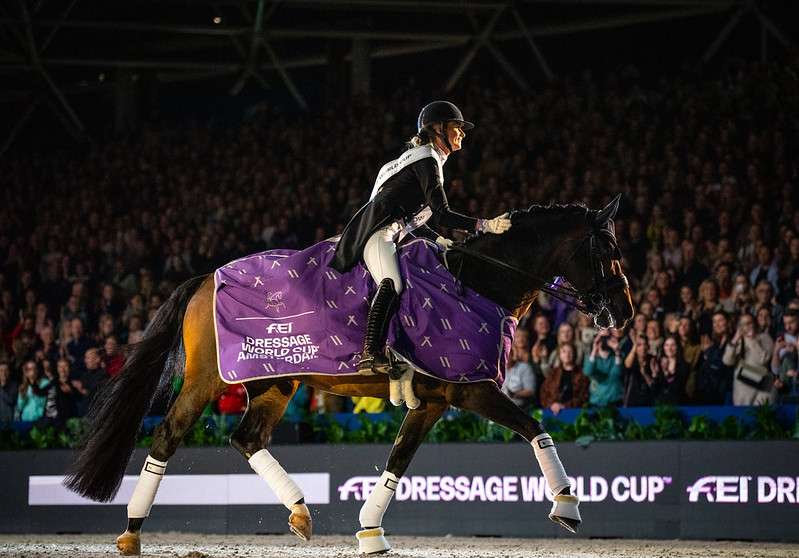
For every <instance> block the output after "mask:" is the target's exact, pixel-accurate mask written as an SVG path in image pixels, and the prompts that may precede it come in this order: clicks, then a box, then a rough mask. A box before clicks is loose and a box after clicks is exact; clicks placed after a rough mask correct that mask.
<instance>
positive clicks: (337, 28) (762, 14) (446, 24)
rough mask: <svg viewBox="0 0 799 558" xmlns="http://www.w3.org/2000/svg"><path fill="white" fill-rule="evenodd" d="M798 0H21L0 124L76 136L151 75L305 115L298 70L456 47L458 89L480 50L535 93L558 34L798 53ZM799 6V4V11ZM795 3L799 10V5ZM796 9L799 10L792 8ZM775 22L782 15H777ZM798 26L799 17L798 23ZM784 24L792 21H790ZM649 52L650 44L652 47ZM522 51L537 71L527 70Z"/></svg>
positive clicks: (354, 67) (10, 40)
mask: <svg viewBox="0 0 799 558" xmlns="http://www.w3.org/2000/svg"><path fill="white" fill-rule="evenodd" d="M790 4H791V2H787V4H786V3H785V2H769V1H766V0H760V1H756V0H517V1H513V2H510V1H509V2H502V1H496V0H493V1H492V0H478V1H474V2H470V1H462V0H159V1H155V0H129V1H128V2H125V3H119V2H98V1H96V0H9V1H8V2H3V3H0V73H2V75H3V76H4V77H3V82H4V83H5V84H6V85H5V86H4V87H3V88H2V90H0V103H1V104H0V106H2V107H5V108H4V112H5V109H7V108H8V107H13V112H14V115H13V117H12V118H10V119H9V120H8V121H9V122H10V124H9V128H8V129H7V130H0V134H5V136H0V141H2V143H0V154H2V153H4V152H5V151H6V150H7V149H8V148H9V146H10V145H11V144H12V143H13V142H14V140H15V138H16V137H17V135H18V133H19V132H20V130H21V129H22V128H23V127H24V126H25V124H26V122H27V121H28V120H29V118H30V117H31V115H32V114H34V112H36V111H39V110H41V107H46V108H49V110H50V112H51V113H52V114H53V115H55V116H56V117H57V118H58V119H59V121H60V122H61V123H62V124H63V126H64V127H65V128H66V129H67V130H68V131H69V132H70V134H71V135H73V136H74V137H75V138H83V137H85V135H86V133H87V132H86V130H87V126H86V125H85V123H84V119H83V118H82V116H81V114H80V111H79V110H76V108H75V107H74V106H73V102H72V101H71V99H72V98H73V96H74V95H79V94H83V93H86V92H92V91H97V90H111V91H116V92H117V93H118V95H120V96H121V97H123V98H124V90H125V89H126V83H127V84H129V83H130V82H132V81H135V80H136V79H138V76H139V74H140V73H144V72H146V73H148V74H149V75H152V76H154V79H155V80H157V81H158V82H159V83H176V82H191V81H197V82H201V81H203V80H215V81H217V82H224V83H225V84H226V90H227V92H228V93H229V94H231V95H237V94H239V93H240V92H241V91H242V89H243V88H244V87H245V86H253V85H255V86H257V87H263V88H266V89H269V88H274V87H284V88H285V89H286V90H287V91H288V92H289V93H290V95H291V97H292V98H293V99H294V102H295V103H296V104H297V106H298V107H300V108H301V109H306V108H307V107H308V100H307V92H306V91H304V90H303V88H302V87H301V86H300V85H298V83H297V81H296V79H295V77H294V76H295V74H296V72H299V71H303V70H304V69H307V68H319V67H325V66H330V65H331V64H337V65H338V66H337V67H338V68H345V69H346V70H347V71H348V72H349V73H350V79H351V91H352V92H355V93H359V92H360V93H366V92H368V90H369V82H370V71H371V67H372V64H377V63H380V62H379V61H380V60H384V59H391V58H396V57H408V56H421V55H428V54H430V53H435V52H442V51H448V52H450V53H456V56H455V57H454V63H452V64H451V67H448V68H447V71H446V75H444V76H443V79H442V87H443V89H444V90H445V91H451V90H452V89H453V88H454V87H455V86H456V84H457V83H458V82H459V80H460V79H461V78H462V77H463V75H464V73H465V72H467V71H468V70H469V69H470V67H471V66H472V64H473V63H474V60H475V59H476V57H477V55H478V54H480V55H481V56H486V55H487V56H489V57H490V60H491V61H492V64H495V65H496V67H498V68H499V69H501V71H502V72H504V73H505V74H506V75H507V77H508V79H510V80H512V81H513V82H514V83H515V84H516V85H517V86H518V87H519V88H521V89H522V90H529V89H530V87H531V83H532V82H533V80H548V79H552V78H553V76H554V75H556V74H557V73H558V70H559V68H558V67H557V65H554V64H553V63H552V61H551V54H552V53H551V52H548V51H547V49H546V48H543V47H542V46H541V43H542V41H546V40H547V39H548V38H551V37H561V36H567V35H568V36H575V35H578V34H585V33H590V32H600V31H606V30H618V29H621V28H631V27H636V26H645V25H646V24H652V23H661V24H674V25H675V27H674V33H675V36H676V37H678V35H679V32H680V31H679V30H680V27H679V25H678V24H680V23H681V22H685V21H688V20H696V19H701V20H702V21H703V24H704V25H706V29H707V37H708V40H707V44H706V46H704V52H703V54H702V55H701V60H702V61H703V62H708V61H710V60H711V59H712V58H713V57H714V56H715V55H716V54H717V52H718V51H719V49H720V48H721V47H722V45H724V43H725V41H727V40H728V38H729V37H730V35H731V34H732V33H733V31H734V30H735V29H736V27H739V26H740V25H741V22H742V21H746V20H749V21H750V22H754V23H755V24H756V25H757V26H758V28H759V30H760V57H761V58H763V59H765V58H766V57H767V56H768V51H767V49H768V44H769V42H771V43H776V44H778V45H780V46H782V47H787V48H794V47H795V45H796V43H795V41H794V39H793V38H792V37H791V36H790V34H789V33H787V32H785V31H783V30H781V28H780V25H779V24H778V23H776V21H775V18H780V17H783V16H784V14H785V13H791V11H792V10H791V6H790ZM793 4H795V3H793ZM793 7H794V8H795V7H796V6H795V5H794V6H793ZM786 10H787V12H786ZM773 14H776V15H773ZM796 19H799V18H796ZM783 21H785V19H783ZM641 46H642V47H644V48H645V46H644V45H641ZM520 53H521V55H523V56H524V57H526V59H527V60H529V61H530V63H529V64H524V65H520V64H519V63H518V59H519V56H520Z"/></svg>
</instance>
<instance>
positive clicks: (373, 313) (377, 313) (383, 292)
mask: <svg viewBox="0 0 799 558" xmlns="http://www.w3.org/2000/svg"><path fill="white" fill-rule="evenodd" d="M397 299H398V297H397V292H396V291H395V290H394V281H392V280H391V279H383V280H382V281H381V282H380V285H379V286H378V288H377V295H376V296H375V299H374V301H373V302H372V306H371V307H370V308H369V316H368V318H367V319H366V336H365V337H364V340H363V351H362V352H361V360H360V362H359V363H358V372H359V373H361V374H367V375H369V374H375V373H378V372H380V373H384V374H387V373H388V372H389V370H390V369H391V363H390V361H389V360H388V358H387V357H386V335H387V334H388V324H389V322H391V317H392V316H393V315H394V308H395V306H396V303H397Z"/></svg>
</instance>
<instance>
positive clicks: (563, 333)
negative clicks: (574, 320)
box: [540, 322, 583, 377]
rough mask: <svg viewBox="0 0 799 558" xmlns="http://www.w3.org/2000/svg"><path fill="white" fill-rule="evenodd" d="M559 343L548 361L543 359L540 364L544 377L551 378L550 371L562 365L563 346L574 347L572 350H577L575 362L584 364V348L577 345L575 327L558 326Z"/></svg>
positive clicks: (566, 324)
mask: <svg viewBox="0 0 799 558" xmlns="http://www.w3.org/2000/svg"><path fill="white" fill-rule="evenodd" d="M556 341H557V345H558V346H557V348H556V349H555V350H554V351H552V352H551V353H550V354H549V356H548V357H547V358H546V359H543V360H542V361H541V363H540V366H541V372H542V374H543V375H544V377H547V376H549V373H550V371H551V370H552V368H554V367H555V366H558V365H559V364H560V360H559V358H560V356H559V355H560V351H559V350H558V348H560V346H561V345H566V344H569V345H572V348H573V349H574V350H575V356H574V360H575V362H582V361H583V352H582V346H581V345H576V344H575V339H574V326H572V325H571V324H570V323H569V322H563V323H562V324H560V325H559V326H558V333H557V337H556Z"/></svg>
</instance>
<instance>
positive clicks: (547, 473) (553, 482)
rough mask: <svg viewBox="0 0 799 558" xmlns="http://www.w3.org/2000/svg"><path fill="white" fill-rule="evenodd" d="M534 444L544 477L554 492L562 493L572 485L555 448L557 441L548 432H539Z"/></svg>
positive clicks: (554, 493) (555, 493)
mask: <svg viewBox="0 0 799 558" xmlns="http://www.w3.org/2000/svg"><path fill="white" fill-rule="evenodd" d="M532 445H533V451H534V452H535V458H536V459H537V460H538V465H539V467H541V472H543V473H544V478H545V479H546V480H547V484H548V485H549V489H550V490H551V491H552V494H553V495H557V494H560V492H561V491H562V490H563V489H564V488H566V487H568V486H571V484H570V483H569V479H568V478H567V477H566V471H565V470H564V469H563V464H562V463H561V462H560V458H559V457H558V452H557V450H555V442H553V441H552V436H550V435H549V434H547V433H546V432H545V433H544V434H539V435H538V436H536V437H535V438H533V441H532Z"/></svg>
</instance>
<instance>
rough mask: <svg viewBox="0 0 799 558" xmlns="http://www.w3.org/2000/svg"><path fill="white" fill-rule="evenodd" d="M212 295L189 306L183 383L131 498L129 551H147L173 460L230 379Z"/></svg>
mask: <svg viewBox="0 0 799 558" xmlns="http://www.w3.org/2000/svg"><path fill="white" fill-rule="evenodd" d="M207 300H210V298H200V299H195V300H193V301H192V303H190V304H189V307H188V308H187V310H186V317H185V319H184V322H183V343H184V347H185V351H186V365H185V369H184V373H183V378H184V379H183V387H182V388H181V390H180V393H179V394H178V396H177V398H176V399H175V402H174V403H173V404H172V406H171V407H170V409H169V411H168V412H167V415H166V417H165V418H164V420H163V421H162V422H161V423H160V424H159V425H158V426H157V427H156V429H155V432H154V433H153V443H152V445H151V446H150V453H149V455H148V456H147V458H146V460H145V462H144V466H143V467H142V472H141V474H140V476H139V480H138V482H137V483H136V488H135V489H134V491H133V495H132V496H131V498H130V501H129V502H128V526H127V529H126V530H125V532H124V533H122V535H120V536H119V537H118V538H117V548H118V549H119V551H120V553H122V554H123V555H126V556H130V555H138V554H141V528H142V524H143V523H144V520H145V519H147V517H148V516H149V515H150V508H151V507H152V504H153V501H154V500H155V495H156V493H157V491H158V487H159V485H160V483H161V480H162V479H163V476H164V473H165V472H166V465H167V461H169V459H170V458H171V457H172V455H174V453H175V451H176V450H177V448H178V446H179V445H180V442H181V441H182V440H183V437H184V436H185V435H186V432H188V431H189V429H190V428H191V427H192V425H193V424H194V423H195V422H197V419H198V418H199V417H200V415H201V414H202V411H203V409H204V408H205V407H206V405H208V404H209V403H210V402H211V401H214V400H215V399H216V398H218V397H219V396H220V395H221V394H222V392H223V391H224V390H225V384H224V382H222V380H221V379H220V378H219V374H218V373H217V365H216V348H215V347H214V342H213V339H214V333H213V324H212V323H211V322H210V320H209V315H208V311H210V309H209V308H208V307H207V304H206V301H207Z"/></svg>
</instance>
